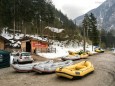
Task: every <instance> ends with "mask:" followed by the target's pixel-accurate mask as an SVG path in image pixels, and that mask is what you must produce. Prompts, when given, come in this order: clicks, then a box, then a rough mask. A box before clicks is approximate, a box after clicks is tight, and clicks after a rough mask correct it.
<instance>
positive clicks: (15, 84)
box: [0, 52, 115, 86]
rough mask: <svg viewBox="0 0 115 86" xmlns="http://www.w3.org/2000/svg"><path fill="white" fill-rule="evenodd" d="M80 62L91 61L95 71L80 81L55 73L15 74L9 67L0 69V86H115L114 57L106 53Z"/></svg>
mask: <svg viewBox="0 0 115 86" xmlns="http://www.w3.org/2000/svg"><path fill="white" fill-rule="evenodd" d="M82 60H88V61H91V62H92V63H93V64H94V67H95V71H94V72H93V73H92V74H89V75H87V76H85V77H83V78H81V79H76V80H69V79H66V78H61V77H57V76H56V74H55V73H54V74H37V73H35V72H31V73H17V72H15V71H14V69H13V68H12V67H9V68H3V69H0V86H115V55H113V54H112V53H110V52H106V53H102V54H98V55H94V56H90V57H89V58H88V59H82ZM82 60H78V61H75V63H77V62H80V61H82Z"/></svg>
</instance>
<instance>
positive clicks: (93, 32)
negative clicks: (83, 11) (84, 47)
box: [89, 13, 99, 45]
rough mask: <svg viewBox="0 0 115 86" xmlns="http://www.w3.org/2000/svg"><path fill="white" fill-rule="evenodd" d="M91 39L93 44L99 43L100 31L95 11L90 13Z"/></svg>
mask: <svg viewBox="0 0 115 86" xmlns="http://www.w3.org/2000/svg"><path fill="white" fill-rule="evenodd" d="M89 27H90V29H91V37H90V38H91V41H92V43H93V45H98V44H99V31H98V30H97V21H96V18H95V16H94V14H93V13H91V14H90V26H89Z"/></svg>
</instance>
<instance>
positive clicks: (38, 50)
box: [36, 48, 56, 53]
mask: <svg viewBox="0 0 115 86" xmlns="http://www.w3.org/2000/svg"><path fill="white" fill-rule="evenodd" d="M36 53H56V48H39V49H36Z"/></svg>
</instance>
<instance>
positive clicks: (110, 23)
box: [73, 0, 115, 31]
mask: <svg viewBox="0 0 115 86" xmlns="http://www.w3.org/2000/svg"><path fill="white" fill-rule="evenodd" d="M114 8H115V0H106V1H105V2H103V3H102V4H101V5H100V6H99V7H97V8H95V9H92V10H90V11H89V12H87V13H86V14H90V13H93V14H94V15H95V17H96V18H97V22H98V28H99V27H103V28H104V29H105V30H107V31H109V30H110V29H114V26H115V9H114ZM84 15H85V14H84ZM84 15H81V16H79V17H77V18H75V19H74V20H73V21H74V22H76V24H77V25H80V24H81V23H82V20H83V18H84Z"/></svg>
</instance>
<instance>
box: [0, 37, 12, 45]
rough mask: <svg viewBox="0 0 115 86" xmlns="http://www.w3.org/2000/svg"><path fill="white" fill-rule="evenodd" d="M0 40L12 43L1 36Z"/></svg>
mask: <svg viewBox="0 0 115 86" xmlns="http://www.w3.org/2000/svg"><path fill="white" fill-rule="evenodd" d="M0 39H2V40H4V41H5V42H7V43H10V41H9V40H8V39H6V38H4V37H3V36H0Z"/></svg>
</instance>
